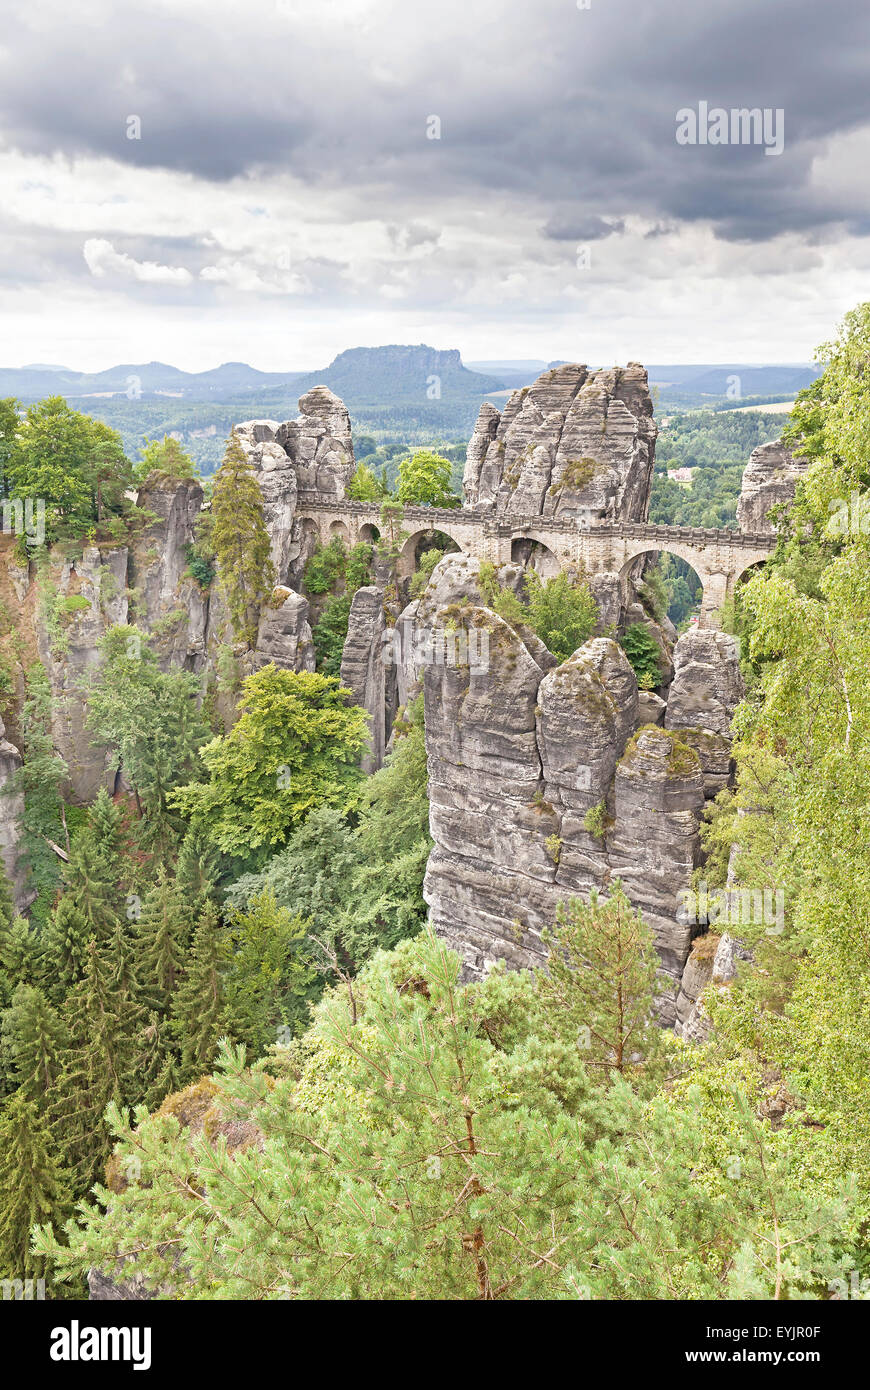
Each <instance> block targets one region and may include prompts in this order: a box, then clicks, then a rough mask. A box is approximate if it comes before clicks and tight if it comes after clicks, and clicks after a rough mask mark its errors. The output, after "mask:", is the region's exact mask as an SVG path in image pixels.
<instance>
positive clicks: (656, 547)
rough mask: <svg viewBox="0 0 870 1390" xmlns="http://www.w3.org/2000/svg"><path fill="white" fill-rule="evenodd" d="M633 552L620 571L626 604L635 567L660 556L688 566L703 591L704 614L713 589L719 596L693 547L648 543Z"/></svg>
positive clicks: (702, 610)
mask: <svg viewBox="0 0 870 1390" xmlns="http://www.w3.org/2000/svg"><path fill="white" fill-rule="evenodd" d="M631 550H632V553H631V555H630V556H629V558H628V559H626V560H625V562H624V563H623V565H622V567H621V568H620V571H619V580H620V588H621V592H622V599H623V602H625V601H626V600H627V599H628V580H629V575H630V574H631V571H632V570H633V569H634V567H635V566H636V565H637V562H638V560H642V559H644V558H645V557H646V556H650V557H653V558H655V559H657V558H658V557H659V556H660V555H669V556H671V557H672V558H673V559H676V560H682V562H683V563H684V564H685V565H688V567H689V569H690V570H691V572H692V574H693V575H694V576H695V579H696V581H697V585H698V586H699V587H700V589H701V613H702V614H703V613H704V612H705V599H706V598H711V599H712V598H713V593H712V589H713V588H716V593H717V596H718V586H716V585H715V584H714V583H713V582H712V577H711V576H710V575H709V574H708V573H707V572H706V570H705V568H704V566H703V565H701V564H699V563H698V557H697V555H696V554H693V553H692V547H690V546H681V545H669V544H668V543H667V542H663V541H656V542H655V544H651V543H647V544H646V545H643V544H641V545H639V546H638V547H637V548H635V547H631ZM688 587H689V588H690V589H691V587H692V586H691V585H689V586H688ZM722 598H724V593H723V595H722ZM721 601H722V600H721V599H719V600H718V602H717V603H716V607H717V608H718V607H719V606H720V605H721ZM669 616H670V614H669ZM677 622H679V619H677Z"/></svg>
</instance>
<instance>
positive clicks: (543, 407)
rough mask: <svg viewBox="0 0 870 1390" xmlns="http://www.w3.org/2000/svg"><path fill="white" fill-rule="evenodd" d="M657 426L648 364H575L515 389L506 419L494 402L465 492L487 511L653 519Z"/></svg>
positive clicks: (485, 411) (482, 419) (471, 458)
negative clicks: (603, 366) (651, 501)
mask: <svg viewBox="0 0 870 1390" xmlns="http://www.w3.org/2000/svg"><path fill="white" fill-rule="evenodd" d="M655 438H656V427H655V423H654V421H653V408H652V400H651V398H650V394H649V388H648V385H647V376H646V371H645V370H644V368H643V367H642V366H641V365H640V364H639V363H636V362H630V363H629V364H628V366H627V367H613V368H610V369H608V370H601V371H596V372H591V373H590V372H589V370H588V368H587V367H585V366H582V365H581V364H579V363H569V364H567V365H565V366H561V367H555V368H553V369H552V370H550V371H547V372H544V373H543V374H542V375H541V376H539V377H538V379H537V381H535V382H534V383H533V384H532V385H531V386H527V387H523V389H522V390H521V391H515V392H514V393H513V395H512V396H511V397H510V398H509V400H508V401H507V404H506V405H505V408H504V411H503V412H502V413H501V414H500V415H499V413H498V412H497V411H495V408H494V407H493V406H492V405H491V404H490V403H489V402H485V403H484V405H483V406H482V407H481V411H480V415H479V417H478V421H477V425H476V426H475V430H474V434H473V435H472V439H471V442H470V444H469V448H468V454H467V457H466V466H465V473H464V477H463V489H464V493H465V500H466V505H467V506H470V507H472V508H474V509H475V510H477V511H492V512H495V513H498V514H508V515H519V516H556V517H585V518H586V519H588V520H590V521H594V520H596V519H602V518H608V519H613V518H616V517H623V518H625V519H635V520H641V519H643V518H644V517H645V516H646V509H647V505H648V502H649V491H650V486H651V482H652V469H653V461H654V455H655Z"/></svg>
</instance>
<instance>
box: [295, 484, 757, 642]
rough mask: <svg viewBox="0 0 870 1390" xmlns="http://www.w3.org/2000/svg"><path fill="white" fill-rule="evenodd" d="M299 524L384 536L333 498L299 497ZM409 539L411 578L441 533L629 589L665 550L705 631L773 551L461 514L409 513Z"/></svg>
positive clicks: (665, 534)
mask: <svg viewBox="0 0 870 1390" xmlns="http://www.w3.org/2000/svg"><path fill="white" fill-rule="evenodd" d="M296 517H297V520H298V522H299V523H300V524H301V527H302V530H303V532H304V533H306V534H309V535H312V536H316V537H317V539H318V540H320V541H321V542H322V543H323V544H327V543H328V542H329V540H330V539H331V538H332V537H333V536H340V537H341V538H342V540H343V541H345V543H346V544H348V545H355V544H357V543H358V542H359V541H374V540H377V539H378V538H379V535H380V507H379V506H378V505H377V503H372V502H352V501H349V500H348V499H338V498H336V497H334V496H331V495H330V494H328V493H322V492H311V491H300V492H299V495H298V497H297V505H296ZM402 529H403V530H404V531H405V533H406V534H407V540H405V542H404V544H403V547H402V552H401V557H400V562H399V565H400V572H401V573H403V574H405V575H409V574H411V573H413V571H414V568H415V566H416V561H417V557H418V555H419V553H420V551H421V550H422V549H425V539H426V536H427V535H428V534H429V533H431V532H432V531H440V532H442V533H443V534H445V535H447V536H449V537H450V539H451V540H452V541H454V543H455V544H456V545H457V546H458V547H459V549H460V550H461V551H463V552H464V553H465V554H466V555H473V556H475V557H476V558H477V559H479V560H489V561H491V562H492V563H493V564H495V565H502V564H507V563H509V562H510V561H511V560H519V559H523V560H526V559H528V558H530V557H531V556H533V557H534V559H533V562H534V564H535V568H536V569H538V570H539V572H540V573H542V574H544V575H549V574H555V573H557V572H558V570H559V569H565V568H567V567H568V566H571V565H574V566H577V567H578V568H580V569H582V570H583V571H584V572H585V573H586V574H587V575H593V574H599V573H601V572H603V571H609V572H611V573H616V574H618V575H619V576H620V578H621V579H622V581H623V583H624V584H625V583H626V581H627V579H628V574H629V571H630V569H631V567H632V564H633V562H634V561H635V560H637V559H638V558H639V557H640V556H642V555H648V554H651V553H653V552H659V551H665V552H666V553H667V554H669V555H678V556H679V557H680V559H682V560H685V561H687V563H688V564H689V565H691V567H692V569H693V570H694V571H695V573H696V574H697V576H698V578H699V580H700V582H701V585H702V588H703V598H702V601H701V617H700V626H701V627H716V626H718V615H719V610H720V608H721V607H722V604H723V603H724V601H725V599H726V598H728V597H730V596H731V595H732V594H733V593H734V591H735V588H736V586H737V582H738V580H739V579H740V577H741V575H743V574H745V573H746V571H747V570H748V569H751V568H752V566H753V565H758V564H761V563H762V562H763V561H765V560H766V559H767V558H768V557H769V556H770V555H771V554H772V552H773V550H774V549H775V547H776V537H775V536H770V535H752V534H748V533H746V532H742V531H718V530H714V529H712V528H705V527H694V526H659V525H654V524H651V523H649V522H643V521H621V522H599V521H597V520H590V521H589V522H586V521H585V520H578V519H572V520H565V519H560V518H555V517H545V516H530V517H523V516H513V515H506V514H504V513H500V514H498V515H495V514H493V513H491V512H474V511H470V510H468V509H467V508H464V507H461V508H460V507H457V508H456V509H455V510H449V509H446V508H439V507H406V508H405V510H404V518H403V522H402Z"/></svg>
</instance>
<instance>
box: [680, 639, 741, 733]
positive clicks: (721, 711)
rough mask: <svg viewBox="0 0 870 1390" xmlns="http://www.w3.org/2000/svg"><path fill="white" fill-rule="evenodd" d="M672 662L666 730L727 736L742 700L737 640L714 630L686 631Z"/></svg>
mask: <svg viewBox="0 0 870 1390" xmlns="http://www.w3.org/2000/svg"><path fill="white" fill-rule="evenodd" d="M673 662H674V680H673V684H672V685H671V688H670V690H669V692H668V713H667V718H666V720H665V723H666V727H667V728H669V729H679V728H689V727H691V728H695V729H708V730H709V731H710V732H711V733H717V734H722V735H723V737H725V736H727V735H728V733H729V730H730V727H731V717H732V715H733V714H734V710H735V709H736V708H737V705H738V703H739V702H740V700H741V699H742V698H743V678H742V676H741V674H740V659H739V655H738V650H737V640H736V638H734V637H729V636H728V635H727V634H726V633H724V632H717V631H715V630H714V629H712V628H704V629H701V630H697V631H695V632H687V633H685V634H684V635H683V636H682V637H681V638H680V639H679V641H678V642H677V645H676V646H675V647H674V655H673Z"/></svg>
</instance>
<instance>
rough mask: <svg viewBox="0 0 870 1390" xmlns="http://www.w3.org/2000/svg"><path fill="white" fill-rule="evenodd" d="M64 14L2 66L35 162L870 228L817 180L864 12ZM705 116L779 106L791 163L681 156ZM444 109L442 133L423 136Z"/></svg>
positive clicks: (735, 223) (33, 29)
mask: <svg viewBox="0 0 870 1390" xmlns="http://www.w3.org/2000/svg"><path fill="white" fill-rule="evenodd" d="M57 13H58V22H57V23H55V24H52V23H51V22H50V19H49V18H47V12H46V8H45V6H43V5H40V6H32V5H28V6H26V7H25V6H22V7H21V8H20V11H19V15H18V19H17V22H15V23H14V24H11V25H7V32H6V45H5V48H4V49H3V51H2V53H0V131H2V138H3V140H4V142H5V143H6V144H7V145H8V146H11V147H15V148H18V149H21V150H23V151H26V152H39V153H54V152H56V151H59V152H61V153H63V154H66V155H69V156H74V155H81V154H93V155H105V156H110V157H112V158H115V159H121V160H124V161H126V162H128V163H131V164H134V165H141V166H143V167H166V168H169V169H173V170H178V171H185V172H190V173H192V174H195V175H197V176H200V177H205V178H207V179H210V180H214V181H218V182H220V181H223V180H226V179H229V178H231V177H235V176H239V175H246V174H247V175H255V174H256V173H257V172H258V171H261V170H263V171H287V172H288V173H292V174H293V175H294V176H296V177H298V178H301V179H303V180H305V181H307V182H308V183H310V184H313V185H323V186H329V187H340V188H343V189H346V190H348V191H349V192H351V193H353V192H354V190H356V191H358V196H359V198H360V200H368V201H369V202H370V203H371V204H372V206H373V208H375V209H377V213H378V215H379V216H386V217H387V218H388V219H390V220H393V219H395V222H396V223H401V221H402V215H401V213H399V212H398V206H397V207H396V211H395V213H394V211H393V204H394V203H395V204H396V205H398V204H399V203H403V202H404V201H405V200H406V199H407V198H408V196H409V195H411V196H415V195H416V196H417V197H419V199H420V200H421V201H420V211H421V214H422V215H423V217H424V218H428V217H429V216H431V213H432V211H433V209H435V208H437V203H438V200H439V198H445V199H447V198H450V199H461V198H463V197H464V198H466V199H468V200H469V201H471V200H475V201H476V202H477V203H478V204H479V205H480V204H481V200H482V199H483V200H485V197H486V193H487V191H491V192H493V193H498V194H499V195H507V196H508V197H510V196H514V197H515V198H516V200H517V204H518V205H523V206H528V204H529V201H530V200H533V201H534V204H535V206H536V207H539V208H540V209H541V210H542V211H543V212H544V214H545V216H544V218H543V232H544V236H545V237H546V238H548V239H551V240H561V239H575V236H576V239H578V240H593V239H595V238H596V236H598V237H600V236H603V235H609V234H610V231H612V230H619V219H621V218H622V217H624V216H625V215H627V214H631V213H637V214H641V215H643V216H646V217H648V218H649V219H650V220H651V221H653V222H655V223H658V224H664V225H666V226H667V225H668V224H669V223H670V221H671V220H672V219H674V218H679V219H682V220H686V221H695V220H698V219H702V218H711V219H712V220H713V223H714V225H715V227H716V229H717V231H718V233H719V234H720V235H721V236H723V237H725V238H728V239H732V240H743V239H750V240H764V239H766V238H768V237H770V236H773V235H776V234H777V233H779V232H781V231H783V230H795V231H798V232H802V233H806V234H809V233H811V232H812V231H813V229H816V230H818V229H820V228H823V227H824V226H825V225H826V224H832V223H835V222H845V223H852V224H853V225H858V226H860V225H863V221H862V219H863V218H864V216H865V213H866V209H865V208H864V206H863V201H862V202H860V203H858V202H856V204H855V205H852V202H851V199H849V198H847V197H846V196H845V195H844V196H843V201H842V203H832V202H831V201H830V199H828V200H826V201H825V202H824V203H822V202H821V200H819V199H818V198H817V197H816V196H814V194H813V191H812V188H811V187H810V182H809V175H810V169H811V162H812V159H813V157H814V156H815V155H816V154H818V153H819V152H820V151H821V150H823V149H824V147H825V145H826V144H827V143H828V142H830V141H832V140H836V139H837V138H838V136H840V135H842V134H845V133H848V132H850V131H852V130H855V129H857V128H859V127H860V126H861V125H863V124H865V123H866V122H867V121H868V120H870V94H868V85H867V78H866V58H865V55H866V53H867V51H868V46H870V10H868V8H867V7H865V6H862V5H860V4H856V3H855V0H826V3H825V4H824V5H822V4H819V3H818V0H765V3H764V4H762V5H759V3H758V0H732V3H730V4H729V5H727V6H723V7H718V8H711V7H708V6H701V5H694V4H691V3H689V0H658V3H655V4H647V3H643V0H600V2H599V0H596V3H595V4H594V5H593V6H592V8H591V9H590V10H588V11H578V10H577V8H576V6H575V5H574V4H572V3H571V0H536V3H531V0H502V3H499V4H495V3H487V2H486V0H484V3H483V4H481V5H479V6H477V7H474V8H472V7H469V6H468V5H467V4H460V3H458V0H442V3H440V4H439V5H438V6H437V7H435V8H431V7H425V8H420V7H414V6H408V5H407V4H401V5H400V4H394V3H393V2H392V0H383V3H381V4H371V5H368V6H363V5H361V4H360V3H359V0H356V2H354V0H348V3H347V4H344V3H342V0H338V3H336V4H333V5H331V6H329V7H328V8H327V7H325V6H323V5H321V6H319V7H317V6H314V5H309V6H306V7H305V8H304V10H301V9H300V7H299V6H295V5H289V4H286V5H282V4H267V3H259V4H258V3H252V4H249V5H245V6H241V7H236V8H229V7H226V8H217V9H208V10H207V9H205V8H204V7H202V6H199V5H196V6H187V5H185V4H184V3H183V0H179V2H178V3H174V4H173V5H172V6H171V7H169V6H163V5H151V6H148V5H142V6H140V5H136V6H129V7H125V8H123V9H121V8H119V7H117V6H115V5H110V4H108V3H106V4H105V5H103V3H102V0H93V3H91V4H90V5H88V6H86V7H85V9H84V11H83V12H82V14H81V15H79V14H78V13H76V14H74V15H73V13H72V12H70V11H69V10H67V9H64V10H58V12H57ZM71 15H72V17H70V16H71ZM701 100H704V101H707V102H709V103H710V105H711V106H717V105H718V106H723V107H726V108H731V107H737V106H748V107H770V108H782V109H783V111H784V113H785V149H784V152H783V154H782V155H781V156H779V157H775V158H771V157H765V156H764V153H763V151H762V150H761V149H759V148H757V147H750V148H737V149H734V148H721V147H720V148H711V147H708V148H700V147H681V146H678V145H677V143H676V141H675V113H676V112H677V110H678V109H679V108H681V107H686V106H689V107H696V106H697V103H698V102H699V101H701ZM433 114H435V115H438V117H439V118H440V120H441V138H440V139H439V140H427V138H426V121H427V117H428V116H429V115H433ZM133 115H135V116H138V117H139V118H140V119H141V123H142V138H141V139H140V140H130V139H128V138H127V131H128V117H130V116H133ZM855 174H856V179H855V198H856V200H857V199H859V198H862V196H863V184H864V178H863V171H862V170H857V169H856V171H855ZM483 205H485V203H484V204H483ZM548 205H549V208H548ZM566 208H567V209H569V210H570V213H566V212H563V211H560V209H566ZM548 210H549V217H547V216H546V213H547V211H548ZM608 219H610V222H609V223H608ZM614 223H615V224H616V225H613V224H614ZM584 227H585V228H587V229H589V228H591V229H592V230H591V231H589V230H586V232H585V233H584V232H582V230H577V229H578V228H580V229H582V228H584ZM607 227H609V230H603V228H607ZM596 229H598V230H597V231H596Z"/></svg>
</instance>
